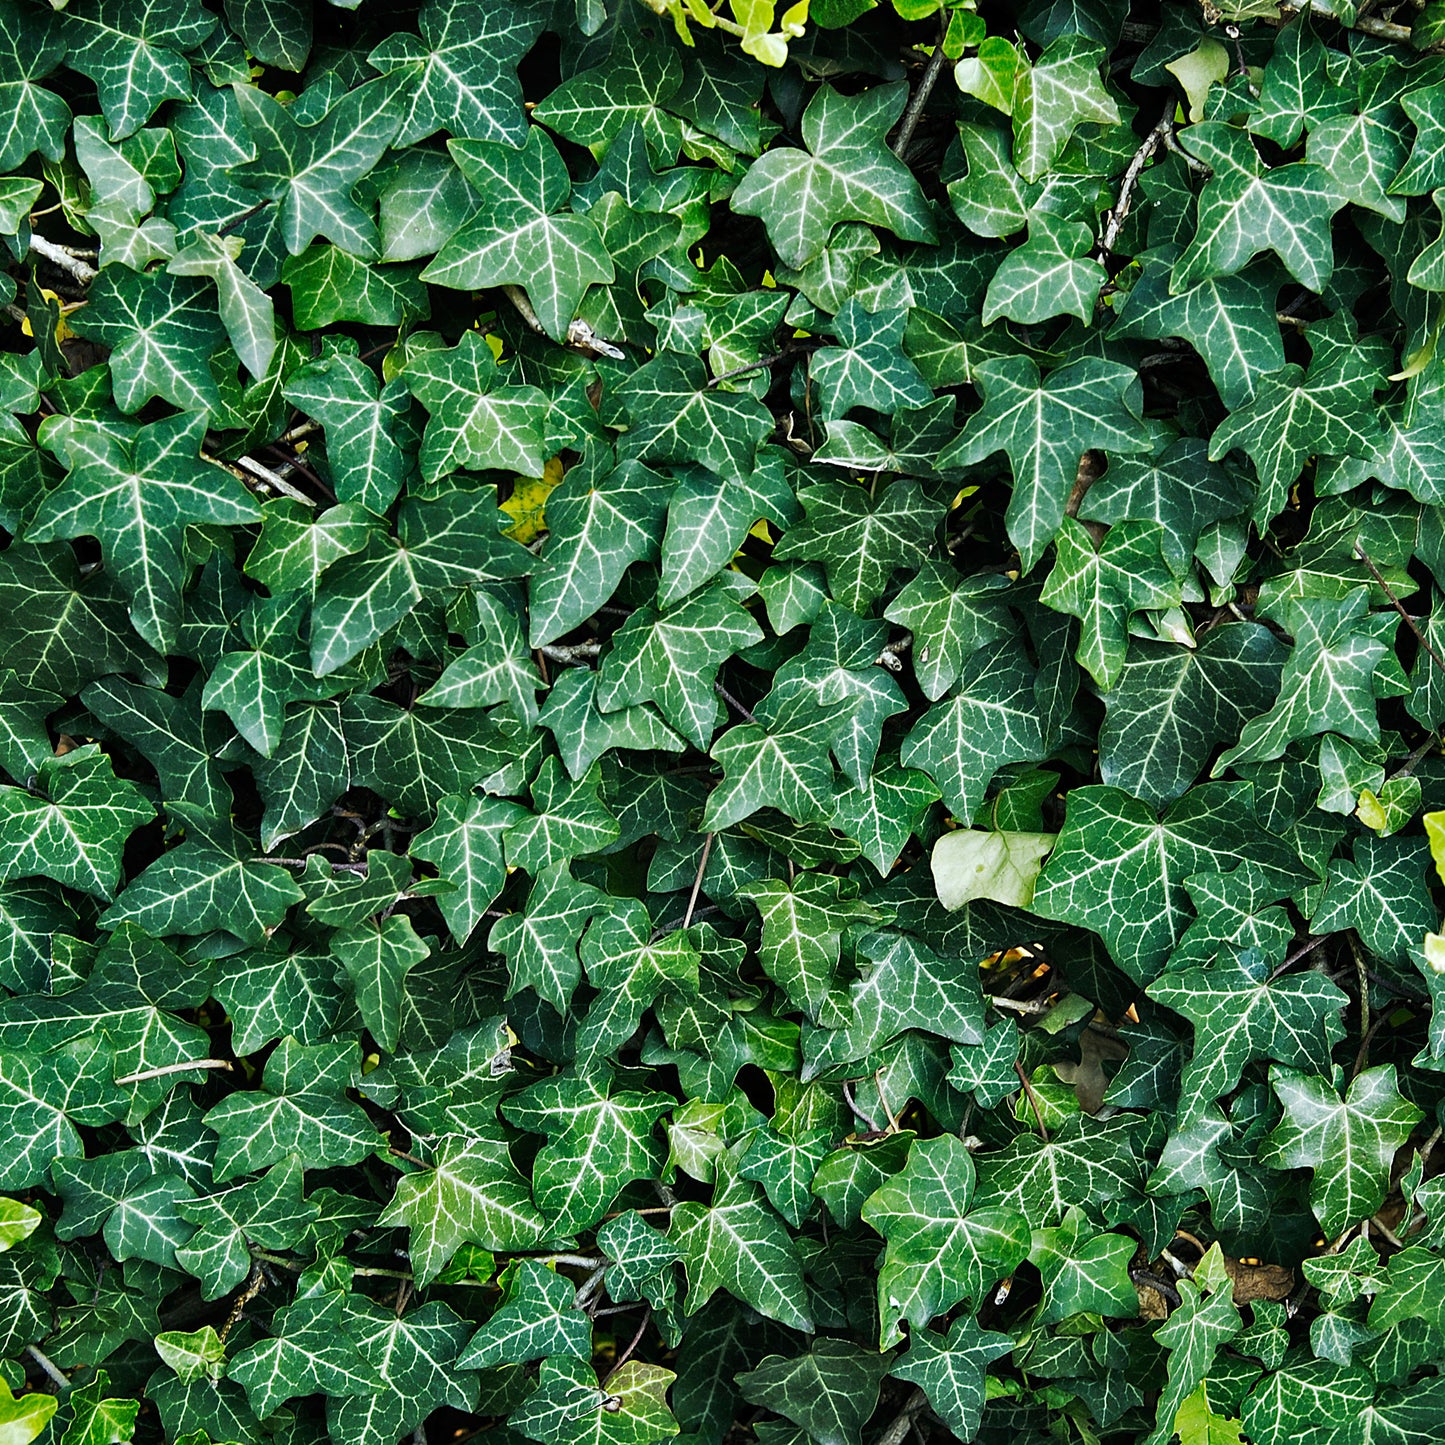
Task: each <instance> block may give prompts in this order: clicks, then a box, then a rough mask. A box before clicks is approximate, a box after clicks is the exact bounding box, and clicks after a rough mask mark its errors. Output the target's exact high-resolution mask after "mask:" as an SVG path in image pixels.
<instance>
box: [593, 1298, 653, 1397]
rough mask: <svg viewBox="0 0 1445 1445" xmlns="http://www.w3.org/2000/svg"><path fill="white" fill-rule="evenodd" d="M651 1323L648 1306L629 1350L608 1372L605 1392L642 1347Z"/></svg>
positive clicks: (604, 1387) (631, 1340)
mask: <svg viewBox="0 0 1445 1445" xmlns="http://www.w3.org/2000/svg"><path fill="white" fill-rule="evenodd" d="M651 1323H652V1306H651V1305H648V1307H647V1308H646V1309H645V1310H643V1312H642V1321H641V1323H640V1324H639V1325H638V1326H637V1333H636V1334H635V1335H633V1337H632V1338H631V1339H630V1340H629V1341H628V1343H627V1348H626V1349H625V1350H623V1352H622V1353H621V1354H620V1355H618V1357H617V1359H616V1361H615V1362H614V1363H613V1366H612V1368H611V1369H610V1370H608V1372H607V1375H606V1378H605V1379H604V1380H603V1381H602V1388H603V1389H604V1390H605V1389H606V1388H607V1381H608V1380H610V1379H611V1378H612V1377H613V1375H615V1374H616V1373H617V1372H618V1370H620V1369H621V1368H622V1367H623V1365H625V1364H626V1363H627V1362H628V1360H630V1359H631V1358H632V1352H633V1350H635V1349H636V1348H637V1347H638V1345H640V1344H641V1343H642V1337H643V1335H644V1334H646V1333H647V1327H648V1325H650V1324H651Z"/></svg>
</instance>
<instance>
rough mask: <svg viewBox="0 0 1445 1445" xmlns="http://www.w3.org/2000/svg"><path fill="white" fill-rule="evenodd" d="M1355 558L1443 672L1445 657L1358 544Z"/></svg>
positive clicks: (1356, 544)
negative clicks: (1421, 629) (1367, 571)
mask: <svg viewBox="0 0 1445 1445" xmlns="http://www.w3.org/2000/svg"><path fill="white" fill-rule="evenodd" d="M1355 556H1356V557H1358V558H1359V559H1360V561H1361V562H1363V563H1364V564H1365V566H1366V567H1368V568H1369V569H1370V576H1371V577H1373V578H1374V579H1375V581H1376V582H1377V583H1378V584H1379V587H1380V590H1381V591H1382V592H1383V593H1384V594H1385V596H1386V597H1388V598H1389V599H1390V606H1391V607H1393V608H1394V609H1395V611H1396V612H1398V613H1399V614H1400V620H1401V621H1402V622H1404V624H1405V626H1406V627H1408V628H1409V629H1410V631H1411V632H1413V633H1414V634H1415V641H1416V642H1418V643H1419V644H1420V646H1421V647H1423V648H1424V649H1425V651H1426V652H1428V653H1429V654H1430V660H1431V661H1432V662H1433V663H1434V664H1435V666H1436V667H1438V668H1441V669H1442V670H1445V657H1441V656H1440V654H1439V653H1438V652H1436V651H1435V648H1434V647H1433V646H1432V645H1431V642H1430V639H1429V638H1428V637H1426V636H1425V634H1424V633H1423V632H1421V631H1420V627H1419V624H1418V623H1417V622H1416V621H1415V619H1414V618H1413V617H1411V616H1410V614H1409V613H1408V612H1406V611H1405V609H1404V607H1403V606H1401V604H1400V599H1399V598H1398V597H1396V596H1395V593H1394V591H1393V589H1392V588H1391V587H1390V584H1389V583H1388V582H1386V581H1385V579H1384V577H1383V576H1381V575H1380V569H1379V568H1378V567H1376V566H1375V564H1374V563H1373V562H1372V561H1371V560H1370V554H1369V553H1368V552H1366V551H1365V549H1364V548H1363V547H1362V546H1360V544H1359V543H1358V542H1356V543H1355Z"/></svg>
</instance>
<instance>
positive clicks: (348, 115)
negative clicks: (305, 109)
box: [231, 76, 403, 259]
mask: <svg viewBox="0 0 1445 1445" xmlns="http://www.w3.org/2000/svg"><path fill="white" fill-rule="evenodd" d="M232 89H233V92H234V94H235V97H236V102H237V104H238V105H239V106H240V110H241V119H242V122H243V124H244V125H245V127H246V130H247V131H248V132H249V133H250V136H251V140H252V142H253V143H254V145H255V148H256V158H255V160H251V161H247V162H245V163H244V164H242V165H239V166H235V167H233V168H232V172H231V174H232V175H233V176H234V177H235V179H236V180H238V181H239V182H240V183H241V184H242V185H243V186H245V187H247V188H248V189H249V190H251V191H254V192H256V193H258V194H259V195H261V196H265V197H266V198H268V199H269V200H271V201H274V202H275V203H276V207H277V220H276V224H277V226H278V227H279V229H280V234H281V237H282V239H283V241H284V242H285V245H286V249H287V250H288V251H289V252H290V253H291V254H292V255H293V256H299V255H300V254H301V252H302V251H304V250H305V249H306V248H307V246H309V245H310V244H311V242H312V241H314V240H315V239H316V238H317V237H318V236H325V237H326V239H327V240H328V241H335V242H336V244H337V245H338V246H341V247H343V248H344V249H345V250H347V251H350V252H351V253H352V254H353V255H356V256H362V257H365V258H368V259H375V258H376V257H377V256H378V255H380V244H379V240H378V237H377V231H376V225H375V223H374V222H373V221H372V219H371V217H370V216H369V215H368V214H367V213H366V212H365V211H364V210H363V209H362V208H361V207H360V206H359V205H358V204H357V203H356V200H355V199H354V198H353V196H352V193H351V192H352V187H353V186H355V184H356V183H357V181H359V180H360V179H361V177H362V176H364V175H365V174H366V173H367V172H368V171H369V170H370V169H371V168H372V167H373V166H374V165H375V164H376V163H377V161H379V160H380V159H381V156H382V153H383V152H384V151H385V150H386V148H387V146H389V145H390V144H391V142H392V138H393V137H394V136H395V135H396V132H397V128H398V126H399V124H400V120H401V116H400V110H401V106H400V95H401V91H402V89H403V85H402V83H401V81H400V79H399V78H398V77H394V76H385V77H382V78H380V79H378V80H373V81H369V82H368V83H367V84H365V85H362V86H358V87H357V88H356V89H355V90H351V91H348V92H347V93H346V94H345V95H343V96H342V97H341V98H340V99H339V100H337V101H336V102H335V103H334V104H333V105H331V106H329V107H328V108H327V110H326V113H325V114H324V115H323V116H320V117H319V118H316V119H314V120H312V121H311V122H310V123H309V124H308V123H303V122H301V121H298V120H297V119H296V116H295V114H294V113H293V112H292V111H290V110H288V109H287V108H286V107H285V106H283V105H282V104H281V103H280V102H279V101H278V100H276V99H275V98H274V97H273V96H270V95H267V94H266V92H265V91H263V90H259V89H257V88H256V87H254V86H251V85H239V84H238V85H236V86H234V87H233V88H232Z"/></svg>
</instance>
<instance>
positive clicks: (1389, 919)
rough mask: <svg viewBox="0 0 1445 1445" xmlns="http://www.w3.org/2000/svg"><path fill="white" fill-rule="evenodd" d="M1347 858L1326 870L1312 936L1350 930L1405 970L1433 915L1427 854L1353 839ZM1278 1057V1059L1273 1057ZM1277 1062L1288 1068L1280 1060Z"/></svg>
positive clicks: (1414, 844)
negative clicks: (1327, 874)
mask: <svg viewBox="0 0 1445 1445" xmlns="http://www.w3.org/2000/svg"><path fill="white" fill-rule="evenodd" d="M1353 854H1354V856H1353V858H1349V859H1346V858H1336V859H1333V860H1332V861H1331V863H1330V865H1329V877H1328V880H1327V885H1326V888H1325V892H1324V897H1323V898H1321V899H1320V900H1319V902H1318V903H1317V904H1316V905H1315V910H1314V912H1313V913H1312V914H1311V915H1310V930H1311V931H1312V932H1314V933H1337V932H1341V931H1343V930H1344V929H1346V928H1353V929H1354V930H1355V932H1356V933H1357V934H1358V935H1359V937H1360V941H1361V942H1362V943H1363V944H1364V945H1365V947H1366V948H1368V949H1369V950H1370V952H1371V953H1373V954H1375V955H1376V956H1377V957H1379V958H1382V959H1387V960H1388V961H1390V962H1391V963H1395V964H1398V965H1401V966H1404V965H1407V964H1409V963H1410V962H1411V960H1412V959H1415V958H1418V957H1419V955H1420V950H1421V949H1422V948H1423V946H1424V944H1423V939H1424V937H1425V935H1426V934H1427V933H1432V932H1434V930H1435V926H1436V924H1437V923H1438V922H1439V917H1438V912H1437V910H1436V908H1435V904H1434V901H1433V900H1432V899H1431V897H1430V889H1429V887H1428V886H1427V884H1426V881H1425V879H1426V875H1427V874H1428V873H1429V871H1430V858H1429V853H1428V849H1427V847H1426V845H1425V843H1424V842H1423V840H1421V839H1419V838H1376V837H1373V836H1371V835H1370V834H1366V835H1365V836H1363V837H1360V838H1357V839H1356V840H1355V843H1354V848H1353ZM1276 1057H1279V1056H1276ZM1279 1061H1280V1062H1281V1063H1289V1062H1290V1061H1289V1060H1288V1059H1285V1058H1282V1057H1280V1059H1279Z"/></svg>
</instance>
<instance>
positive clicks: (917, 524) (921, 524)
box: [773, 479, 938, 612]
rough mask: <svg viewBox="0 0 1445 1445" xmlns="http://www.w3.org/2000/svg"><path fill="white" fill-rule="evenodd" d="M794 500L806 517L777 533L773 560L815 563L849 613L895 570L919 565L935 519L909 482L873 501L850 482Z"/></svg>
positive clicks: (820, 486)
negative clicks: (779, 533)
mask: <svg viewBox="0 0 1445 1445" xmlns="http://www.w3.org/2000/svg"><path fill="white" fill-rule="evenodd" d="M798 500H799V502H801V503H802V506H803V510H804V512H805V513H806V518H805V520H804V521H803V522H801V523H799V524H797V525H795V526H793V527H790V528H789V529H788V530H787V532H785V533H784V534H783V538H782V540H781V542H779V544H778V545H777V546H776V547H774V549H773V556H774V557H775V558H776V559H777V560H778V561H783V560H784V559H787V558H792V557H797V558H801V559H803V560H804V561H817V562H821V563H822V564H823V567H824V568H825V570H826V571H827V574H828V590H829V592H830V593H831V594H832V595H833V597H834V599H835V600H837V601H838V602H841V603H842V604H843V606H845V607H848V608H851V609H852V610H853V611H855V612H865V611H867V610H868V609H869V608H870V607H871V606H872V604H873V603H874V602H875V601H876V600H877V598H878V596H879V594H880V593H882V591H883V590H884V588H885V587H886V586H887V584H888V579H889V578H890V577H891V576H892V575H893V573H894V572H895V571H896V570H898V569H899V568H905V567H916V566H918V565H919V564H920V563H921V562H922V561H923V558H924V556H925V555H926V553H927V551H928V549H929V544H930V540H931V533H932V530H933V526H934V525H935V524H936V522H937V520H938V508H937V507H936V506H935V505H934V504H933V503H932V502H930V501H929V500H928V498H927V497H926V496H925V495H924V493H923V491H922V490H921V489H920V487H919V486H918V483H917V482H915V481H913V480H911V479H906V480H899V481H894V482H890V483H889V484H888V485H887V486H886V487H885V488H884V490H883V492H882V495H881V496H879V497H878V498H877V499H876V500H875V499H874V498H873V497H872V496H870V494H869V492H868V491H867V489H866V488H864V487H862V486H860V485H858V484H857V483H854V482H819V483H817V484H815V485H813V486H809V487H804V488H803V489H802V490H801V491H800V492H799V493H798Z"/></svg>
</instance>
